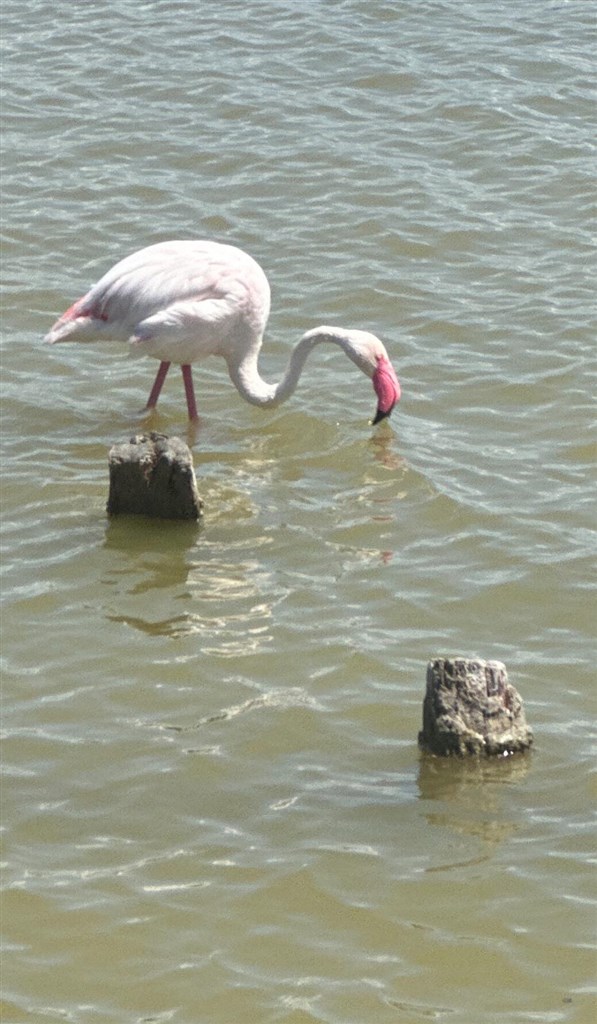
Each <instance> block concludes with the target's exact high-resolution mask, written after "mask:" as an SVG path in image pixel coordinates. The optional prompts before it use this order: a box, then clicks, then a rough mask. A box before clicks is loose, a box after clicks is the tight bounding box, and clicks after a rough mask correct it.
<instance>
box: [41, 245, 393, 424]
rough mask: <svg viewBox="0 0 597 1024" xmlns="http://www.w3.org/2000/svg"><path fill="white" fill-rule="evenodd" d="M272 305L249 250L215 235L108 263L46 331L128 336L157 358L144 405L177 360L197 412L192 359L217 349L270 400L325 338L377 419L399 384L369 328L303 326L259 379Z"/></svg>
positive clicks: (284, 390)
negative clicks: (363, 382)
mask: <svg viewBox="0 0 597 1024" xmlns="http://www.w3.org/2000/svg"><path fill="white" fill-rule="evenodd" d="M269 309H270V290H269V284H268V281H267V278H266V276H265V274H264V272H263V270H262V269H261V267H260V266H259V264H258V263H256V262H255V260H254V259H252V258H251V257H250V256H248V255H247V253H245V252H242V251H241V250H240V249H237V248H235V247H234V246H231V245H222V244H220V243H219V242H194V241H175V242H159V243H158V244H157V245H150V246H148V247H147V248H146V249H141V250H140V251H139V252H135V253H133V254H132V255H131V256H127V257H126V259H123V260H121V261H120V263H117V264H116V265H115V266H114V267H112V269H111V270H109V271H108V272H107V274H104V276H103V277H102V278H101V280H100V281H98V283H97V284H96V285H94V286H93V287H92V288H91V289H90V290H89V291H88V292H87V294H86V295H84V296H83V297H82V298H81V299H78V300H77V302H75V303H74V304H73V305H72V306H71V307H70V309H67V311H66V313H64V314H63V316H61V317H60V319H59V320H57V321H56V323H55V324H54V326H53V327H52V330H51V331H50V333H49V334H48V335H47V337H46V339H45V340H46V341H47V342H49V343H50V344H53V343H54V342H57V341H71V340H72V341H86V340H88V339H98V338H99V339H101V338H108V339H113V340H119V341H126V340H127V339H128V340H129V342H130V344H131V346H132V347H133V349H134V350H136V351H137V352H139V353H140V354H146V355H150V356H154V358H156V359H159V360H160V366H159V369H158V372H157V376H156V378H155V382H154V384H153V387H152V389H151V392H150V395H149V398H148V400H147V406H146V408H147V409H153V408H154V407H155V406H156V404H157V401H158V398H159V395H160V391H161V390H162V385H163V383H164V380H165V379H166V374H167V373H168V370H169V368H170V364H171V363H179V364H180V365H181V367H182V375H183V380H184V386H185V394H186V399H187V408H188V410H189V418H190V419H191V420H196V419H197V404H196V401H195V392H194V389H193V378H192V374H191V363H194V362H197V360H199V359H204V358H206V357H207V356H210V355H218V356H222V357H223V358H224V359H225V360H226V363H227V366H228V373H229V374H230V378H231V380H232V383H233V384H234V385H235V387H236V388H237V390H238V391H239V393H240V394H241V395H242V397H243V398H244V399H246V401H247V402H251V403H252V404H253V405H259V406H263V407H268V406H270V407H271V406H275V405H279V404H280V402H284V401H285V400H286V399H287V398H289V397H290V395H291V394H292V393H293V391H294V390H295V388H296V386H297V383H298V380H299V377H300V375H301V373H302V370H303V366H304V364H305V360H306V359H307V356H308V355H309V354H310V353H311V351H312V350H313V348H314V347H315V346H316V345H319V344H320V343H321V342H331V343H332V344H334V345H338V346H339V347H340V348H341V349H342V350H343V351H344V352H345V353H346V355H347V356H348V357H349V359H352V361H353V363H355V364H356V365H357V366H358V368H359V370H362V372H363V373H364V374H366V375H367V376H368V377H370V378H371V380H372V382H373V387H374V389H375V393H376V395H377V410H376V413H375V417H374V419H373V423H379V421H380V420H382V419H384V417H386V416H389V415H390V413H391V411H392V409H393V408H394V405H395V404H396V402H397V401H398V399H399V398H400V384H399V382H398V378H397V376H396V374H395V372H394V368H393V366H392V364H391V363H390V360H389V358H388V354H387V352H386V350H385V348H384V346H383V345H382V343H381V341H380V340H379V338H376V337H375V335H374V334H369V333H368V332H367V331H355V330H346V329H344V328H341V327H316V328H315V329H314V330H311V331H307V333H306V334H304V335H303V337H302V338H301V339H300V341H298V342H297V344H296V345H295V347H294V349H293V350H292V352H291V355H290V359H289V362H288V366H287V369H286V372H285V374H284V376H283V377H282V380H281V381H279V383H277V384H268V383H267V382H266V381H264V380H263V378H262V377H261V376H260V373H259V368H258V358H259V351H260V349H261V344H262V341H263V333H264V330H265V325H266V323H267V318H268V315H269Z"/></svg>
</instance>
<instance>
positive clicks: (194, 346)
mask: <svg viewBox="0 0 597 1024" xmlns="http://www.w3.org/2000/svg"><path fill="white" fill-rule="evenodd" d="M247 281H248V284H247ZM256 300H257V301H256ZM268 312H269V287H268V284H267V279H266V278H265V275H264V274H263V271H262V270H261V268H260V267H259V266H258V265H257V264H256V263H255V262H254V260H252V259H251V257H249V256H247V255H246V254H245V253H243V252H242V251H241V250H240V249H236V248H235V247H233V246H228V245H221V244H219V243H217V242H194V241H174V242H160V243H157V244H156V245H151V246H148V247H147V248H146V249H141V250H140V251H139V252H136V253H133V254H132V255H131V256H127V257H126V258H125V259H123V260H121V261H120V262H119V263H117V264H116V265H115V266H114V267H112V269H111V270H109V271H108V272H107V273H106V274H104V276H103V277H102V278H101V279H100V281H98V283H97V284H96V285H94V286H93V287H92V288H91V289H90V290H89V291H88V292H87V293H86V294H85V295H84V296H83V297H82V298H81V299H79V300H78V301H77V302H75V303H74V304H73V305H72V306H71V307H70V308H69V309H68V310H67V311H66V313H64V314H63V316H61V317H60V319H59V320H58V321H57V322H56V323H55V324H54V326H53V328H52V330H51V331H50V333H49V334H48V335H47V337H46V341H48V342H50V343H54V342H57V341H66V340H69V339H72V340H84V339H85V338H87V337H88V338H90V339H91V338H94V339H95V338H98V337H99V338H101V337H104V338H111V339H114V340H121V341H125V340H127V339H130V340H131V341H132V342H133V345H134V346H135V347H137V346H138V350H139V352H140V353H141V352H142V353H144V354H147V355H152V356H155V357H157V358H159V359H164V360H170V361H172V362H178V363H186V362H193V361H194V360H195V359H200V358H202V357H203V356H205V355H210V354H212V353H214V352H217V351H221V347H219V346H221V343H222V342H224V341H225V339H226V337H227V335H228V334H229V333H230V331H231V329H232V327H233V325H234V323H235V322H236V321H237V319H238V318H239V317H241V316H243V315H247V314H248V315H249V316H252V315H256V316H257V319H259V320H263V322H265V319H266V318H267V313H268Z"/></svg>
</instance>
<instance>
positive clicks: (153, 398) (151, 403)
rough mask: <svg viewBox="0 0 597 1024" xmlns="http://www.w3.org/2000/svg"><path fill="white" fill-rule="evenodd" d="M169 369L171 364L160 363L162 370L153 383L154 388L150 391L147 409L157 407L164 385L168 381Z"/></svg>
mask: <svg viewBox="0 0 597 1024" xmlns="http://www.w3.org/2000/svg"><path fill="white" fill-rule="evenodd" d="M169 369H170V363H160V368H159V370H158V372H157V374H156V378H155V380H154V382H153V387H152V389H151V391H150V394H149V398H148V399H147V405H146V406H145V408H146V409H155V407H156V405H157V404H158V398H159V397H160V391H161V390H162V385H163V383H164V381H165V380H166V374H167V373H168V370H169Z"/></svg>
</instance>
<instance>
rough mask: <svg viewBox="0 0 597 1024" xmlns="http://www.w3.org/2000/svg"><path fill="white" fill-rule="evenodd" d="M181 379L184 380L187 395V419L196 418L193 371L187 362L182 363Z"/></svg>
mask: <svg viewBox="0 0 597 1024" xmlns="http://www.w3.org/2000/svg"><path fill="white" fill-rule="evenodd" d="M182 379H183V380H184V392H185V395H186V396H187V409H188V410H189V419H190V420H197V419H199V417H198V416H197V403H196V402H195V389H194V388H193V371H192V370H191V367H190V366H189V364H188V363H183V364H182Z"/></svg>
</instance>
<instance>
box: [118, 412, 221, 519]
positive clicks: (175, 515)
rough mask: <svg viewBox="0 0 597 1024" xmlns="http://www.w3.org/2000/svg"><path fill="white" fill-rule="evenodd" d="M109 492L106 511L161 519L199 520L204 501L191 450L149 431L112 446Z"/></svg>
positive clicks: (181, 443)
mask: <svg viewBox="0 0 597 1024" xmlns="http://www.w3.org/2000/svg"><path fill="white" fill-rule="evenodd" d="M108 462H109V468H110V493H109V495H108V505H107V511H108V514H109V515H111V516H115V515H142V516H152V517H156V518H160V519H199V517H200V516H201V514H202V510H203V502H202V500H201V498H200V497H199V493H198V491H197V482H196V480H195V470H194V469H193V456H192V455H191V450H190V448H189V446H188V445H187V444H185V442H184V441H181V439H180V438H179V437H168V436H167V435H166V434H158V433H156V432H155V431H152V432H151V433H149V434H137V435H135V437H131V439H130V441H128V442H124V443H122V444H115V445H113V447H112V448H111V449H110V452H109V456H108Z"/></svg>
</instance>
